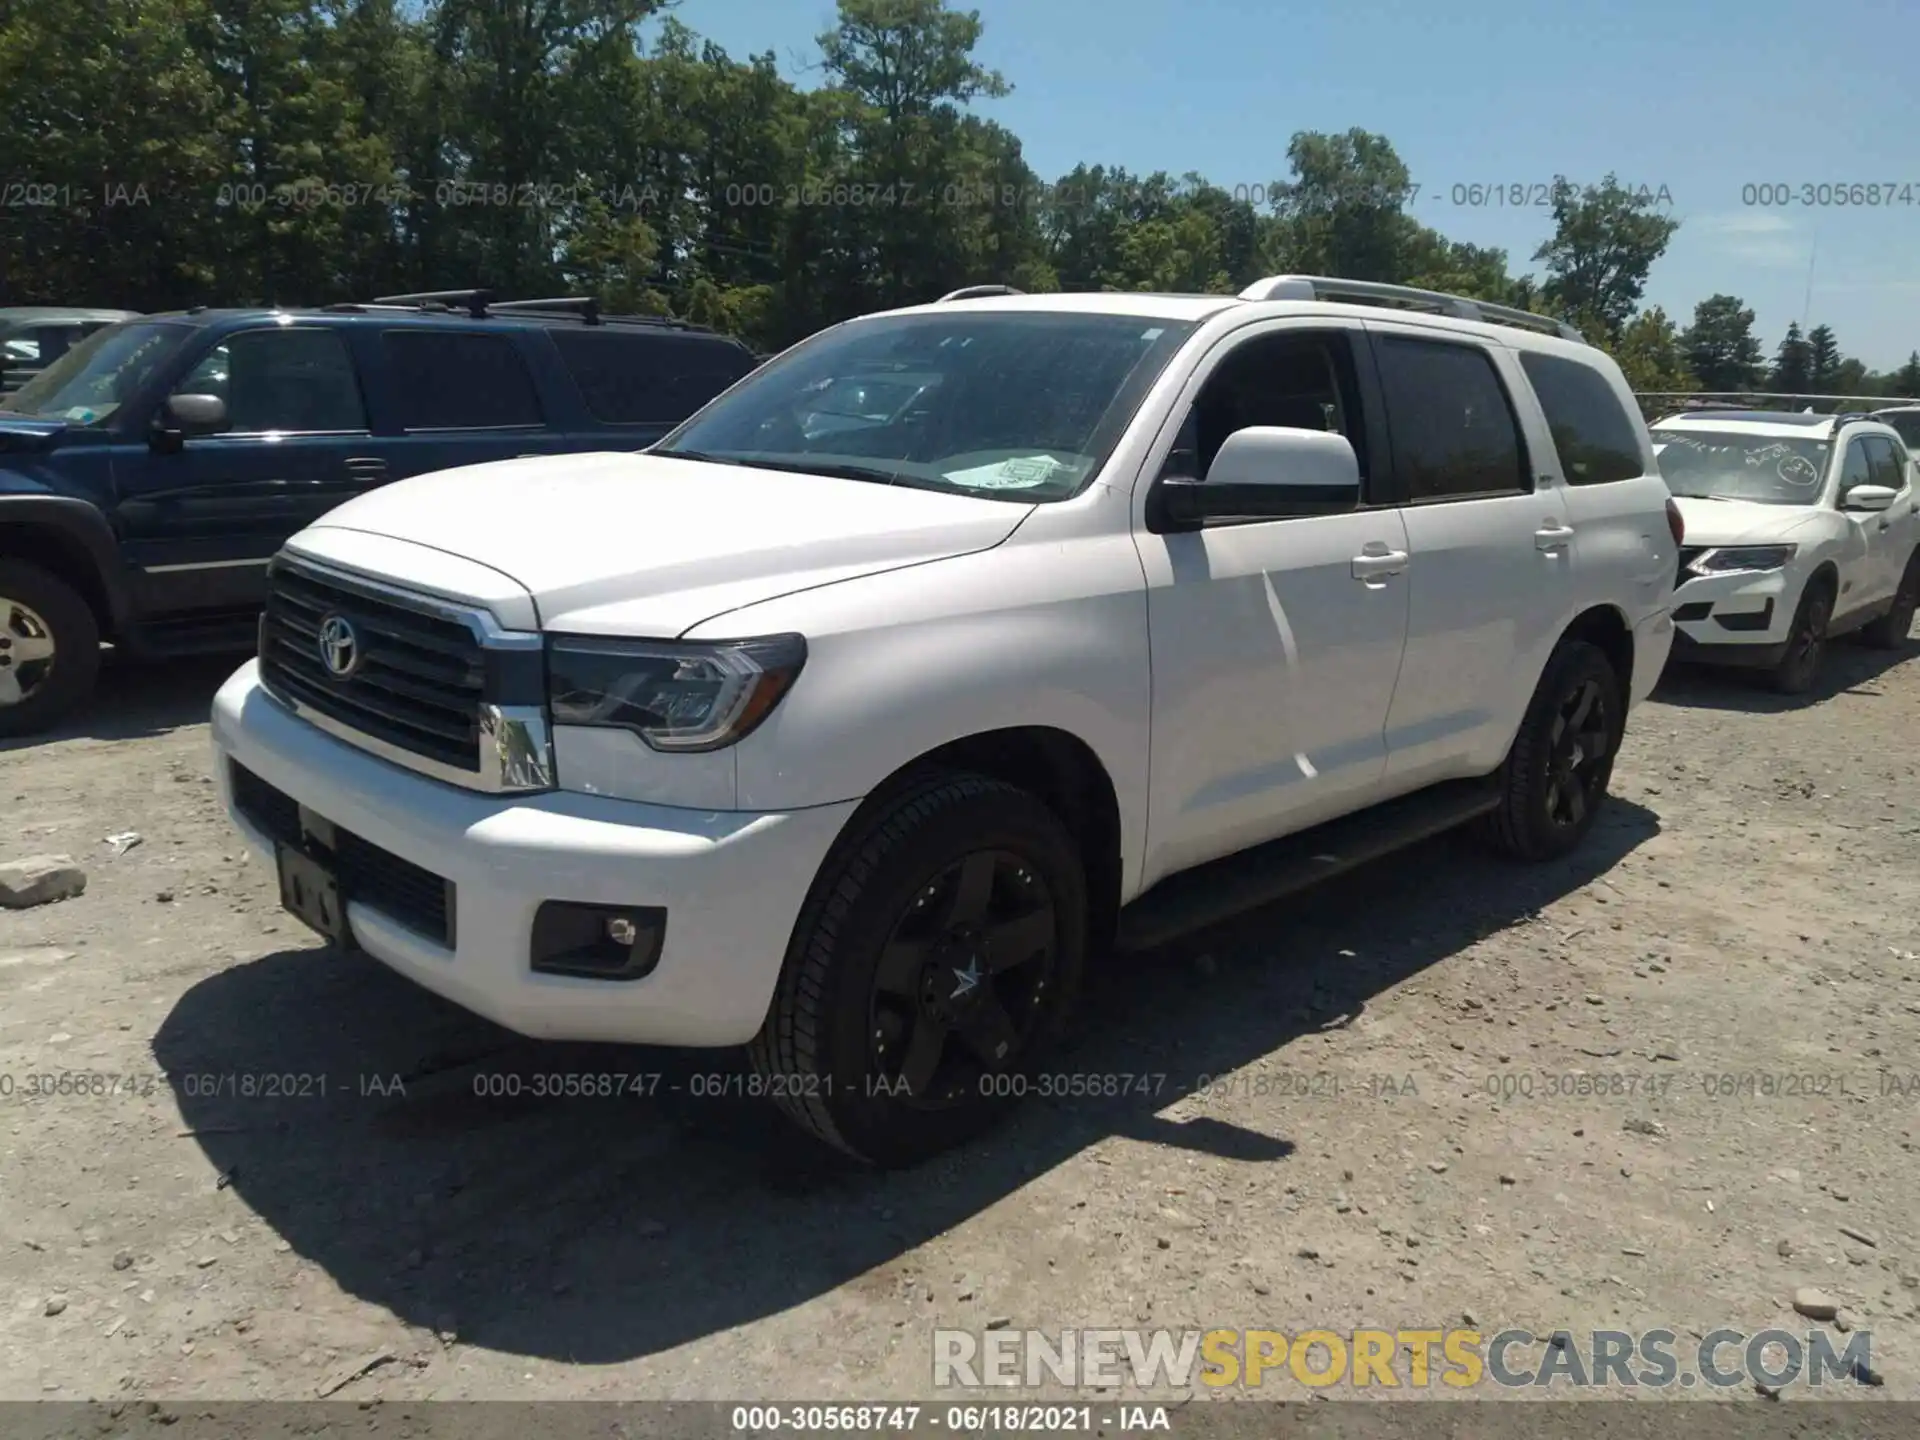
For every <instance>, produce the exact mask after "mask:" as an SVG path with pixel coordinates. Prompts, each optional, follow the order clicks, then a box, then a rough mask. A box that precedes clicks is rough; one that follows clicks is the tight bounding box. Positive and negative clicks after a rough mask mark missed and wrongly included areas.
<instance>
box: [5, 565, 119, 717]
mask: <svg viewBox="0 0 1920 1440" xmlns="http://www.w3.org/2000/svg"><path fill="white" fill-rule="evenodd" d="M99 671H100V626H99V624H98V622H97V621H95V619H94V618H93V611H92V609H91V608H90V607H89V606H88V605H87V602H86V599H85V597H83V596H82V595H81V594H80V592H79V591H77V590H75V589H74V588H73V587H72V586H71V585H69V584H68V583H67V582H66V581H64V580H62V579H61V578H60V577H59V576H57V575H55V574H52V573H51V572H50V571H46V570H42V569H41V568H40V567H39V566H38V565H29V564H27V563H26V562H24V561H19V560H0V735H34V734H38V733H39V732H40V731H42V730H46V729H49V728H50V727H52V726H53V725H54V724H56V723H57V722H58V721H59V720H61V719H62V718H63V717H64V716H65V715H66V714H67V713H68V712H69V711H71V710H72V709H73V708H74V707H75V706H76V705H78V704H79V703H80V702H81V701H83V700H85V699H86V698H87V696H88V694H89V693H91V692H92V690H93V682H94V677H95V676H96V675H98V674H99Z"/></svg>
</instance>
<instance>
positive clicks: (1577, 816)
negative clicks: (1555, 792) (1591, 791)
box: [1560, 783, 1587, 825]
mask: <svg viewBox="0 0 1920 1440" xmlns="http://www.w3.org/2000/svg"><path fill="white" fill-rule="evenodd" d="M1560 794H1561V796H1562V797H1563V798H1564V799H1565V801H1566V809H1567V821H1566V823H1567V824H1569V825H1578V824H1579V823H1580V822H1581V820H1583V819H1585V818H1586V814H1587V792H1586V788H1585V787H1584V786H1582V785H1580V784H1578V783H1575V784H1572V785H1566V786H1562V787H1561V790H1560Z"/></svg>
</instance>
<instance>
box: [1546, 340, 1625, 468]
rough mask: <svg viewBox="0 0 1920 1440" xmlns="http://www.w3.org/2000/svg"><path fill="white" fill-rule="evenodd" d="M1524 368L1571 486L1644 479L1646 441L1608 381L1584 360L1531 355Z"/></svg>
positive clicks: (1561, 466)
mask: <svg viewBox="0 0 1920 1440" xmlns="http://www.w3.org/2000/svg"><path fill="white" fill-rule="evenodd" d="M1520 368H1521V369H1523V370H1525V371H1526V372H1527V379H1528V380H1529V381H1530V382H1532V385H1533V393H1534V394H1535V395H1537V396H1538V397H1539V398H1540V408H1541V409H1542V410H1544V411H1545V412H1546V415H1547V428H1548V429H1549V430H1551V431H1552V432H1553V447H1554V449H1555V450H1556V451H1558V452H1559V455H1560V473H1561V474H1563V475H1565V476H1566V478H1567V483H1568V484H1569V485H1604V484H1606V483H1608V482H1609V481H1612V480H1631V479H1632V478H1633V477H1634V476H1636V475H1638V474H1640V472H1641V469H1642V467H1641V463H1640V436H1639V434H1638V433H1637V432H1636V431H1635V429H1634V425H1633V421H1631V420H1629V419H1628V418H1627V412H1626V411H1625V410H1624V409H1622V408H1621V405H1620V401H1619V399H1618V397H1616V396H1615V395H1614V393H1613V386H1612V385H1611V384H1609V383H1608V381H1607V377H1606V376H1604V375H1602V374H1601V373H1600V372H1599V371H1598V370H1595V369H1594V368H1593V367H1592V366H1591V365H1582V364H1581V363H1580V362H1579V361H1578V360H1566V359H1562V358H1561V357H1560V356H1558V355H1541V354H1537V353H1536V352H1534V351H1531V350H1523V351H1521V352H1520Z"/></svg>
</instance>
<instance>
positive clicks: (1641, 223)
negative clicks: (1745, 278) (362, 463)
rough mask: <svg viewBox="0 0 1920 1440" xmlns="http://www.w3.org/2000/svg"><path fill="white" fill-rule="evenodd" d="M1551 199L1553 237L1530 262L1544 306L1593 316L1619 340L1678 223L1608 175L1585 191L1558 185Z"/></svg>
mask: <svg viewBox="0 0 1920 1440" xmlns="http://www.w3.org/2000/svg"><path fill="white" fill-rule="evenodd" d="M1552 200H1553V235H1552V237H1551V238H1550V239H1548V240H1547V241H1546V243H1545V244H1543V245H1541V247H1540V248H1539V249H1538V250H1536V251H1535V252H1534V255H1533V258H1534V260H1535V261H1536V262H1544V263H1545V265H1546V272H1547V281H1546V284H1545V286H1544V287H1543V293H1544V296H1545V298H1546V301H1547V303H1548V304H1549V305H1550V306H1551V307H1552V308H1553V309H1554V311H1555V312H1556V313H1558V314H1560V315H1562V316H1565V317H1567V318H1569V319H1571V318H1573V317H1574V316H1577V315H1579V316H1589V317H1593V318H1594V319H1596V320H1598V322H1599V323H1600V324H1602V325H1603V326H1604V327H1605V333H1606V334H1608V335H1609V336H1613V335H1618V334H1619V333H1620V329H1621V327H1622V326H1624V325H1625V324H1626V323H1627V320H1628V318H1629V317H1630V316H1631V315H1632V314H1633V311H1634V307H1635V306H1637V305H1638V304H1639V303H1640V297H1641V296H1642V295H1643V294H1644V293H1645V292H1646V287H1647V275H1648V273H1649V272H1650V271H1651V270H1652V269H1653V262H1654V261H1656V260H1658V259H1659V258H1660V257H1661V255H1663V254H1664V253H1666V248H1667V245H1668V242H1670V241H1671V240H1672V239H1673V236H1674V233H1675V232H1676V231H1677V230H1679V228H1680V222H1679V221H1678V220H1675V219H1674V218H1673V217H1672V216H1669V215H1662V214H1659V213H1658V212H1657V211H1656V209H1655V201H1654V199H1653V198H1652V197H1650V196H1648V195H1645V194H1638V195H1636V194H1635V193H1634V192H1633V191H1631V190H1629V189H1627V188H1626V187H1625V186H1623V185H1621V184H1620V182H1619V180H1618V179H1617V178H1616V177H1615V176H1613V175H1611V174H1609V175H1608V176H1607V177H1606V178H1605V179H1604V180H1602V181H1601V182H1600V183H1599V184H1598V185H1588V186H1585V187H1584V188H1582V187H1579V186H1576V185H1574V184H1572V183H1571V182H1569V181H1567V180H1564V179H1563V180H1556V181H1555V182H1554V185H1553V192H1552Z"/></svg>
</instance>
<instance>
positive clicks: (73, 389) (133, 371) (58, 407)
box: [0, 321, 193, 425]
mask: <svg viewBox="0 0 1920 1440" xmlns="http://www.w3.org/2000/svg"><path fill="white" fill-rule="evenodd" d="M192 334H193V327H192V326H191V325H160V324H153V323H151V322H144V321H143V322H127V323H122V324H119V325H109V326H107V327H106V329H104V330H96V331H94V332H93V334H91V335H89V336H88V337H87V338H86V339H84V340H82V341H81V342H80V343H79V344H78V345H76V346H74V347H73V348H72V349H71V350H69V351H67V353H66V354H64V355H62V356H61V357H60V358H59V359H58V360H56V361H54V362H53V363H52V364H51V365H49V366H47V368H46V369H45V370H42V371H41V372H40V373H39V374H38V375H36V376H35V377H34V378H33V379H31V380H29V381H28V382H27V383H26V384H25V385H22V386H21V387H20V388H19V389H18V390H16V391H14V392H13V394H11V395H8V396H5V397H0V410H5V411H7V412H10V413H14V414H20V415H37V416H39V417H40V418H42V419H45V420H66V421H70V422H71V423H73V424H75V425H99V424H102V423H103V422H104V421H105V420H106V419H107V417H108V416H109V415H111V414H113V412H114V411H115V410H118V409H119V408H120V406H121V404H122V403H123V402H124V401H126V399H127V398H128V397H129V396H131V395H132V394H133V393H134V392H135V391H137V390H138V389H139V388H140V387H141V386H143V385H145V384H146V383H147V381H148V380H150V379H151V378H152V377H153V373H154V371H156V370H157V369H159V368H160V366H162V365H164V364H166V363H167V361H168V360H170V359H171V358H172V357H173V356H174V354H175V353H176V352H177V351H178V350H179V349H180V347H181V346H182V345H184V344H186V342H187V339H188V337H190V336H191V335H192Z"/></svg>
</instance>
